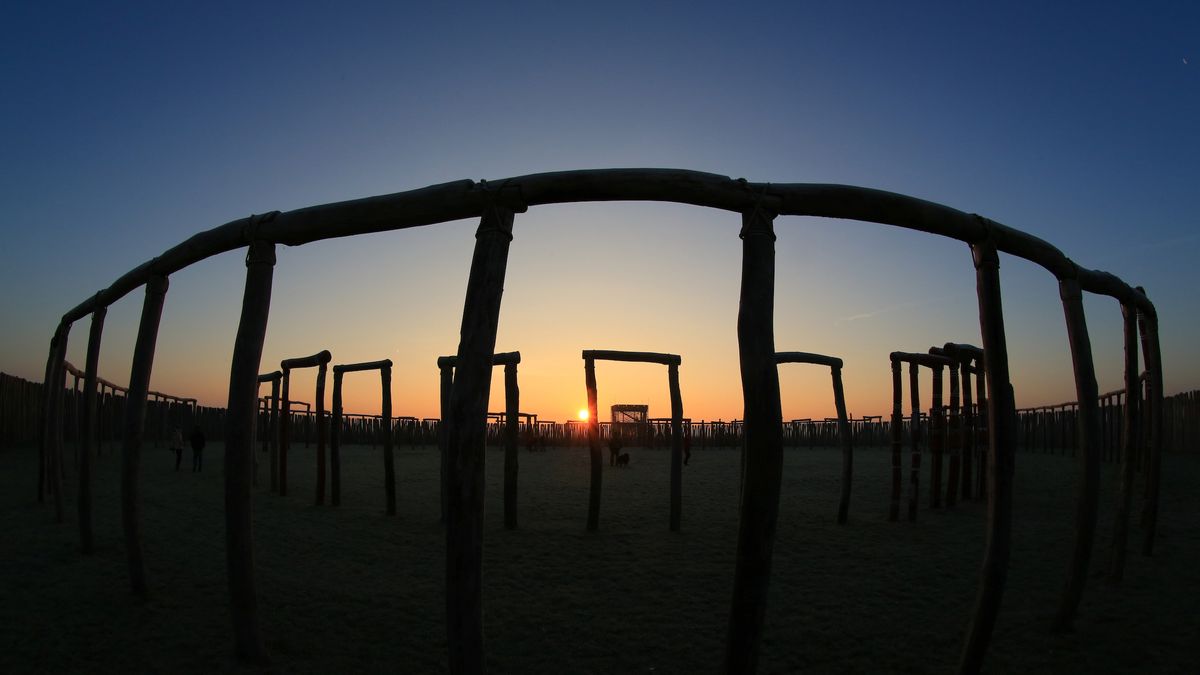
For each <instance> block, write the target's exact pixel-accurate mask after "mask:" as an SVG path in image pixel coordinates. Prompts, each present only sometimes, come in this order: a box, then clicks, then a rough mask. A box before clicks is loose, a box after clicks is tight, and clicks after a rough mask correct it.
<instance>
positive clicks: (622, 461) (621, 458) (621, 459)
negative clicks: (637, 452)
mask: <svg viewBox="0 0 1200 675" xmlns="http://www.w3.org/2000/svg"><path fill="white" fill-rule="evenodd" d="M617 466H629V453H628V452H622V453H621V454H620V455H617Z"/></svg>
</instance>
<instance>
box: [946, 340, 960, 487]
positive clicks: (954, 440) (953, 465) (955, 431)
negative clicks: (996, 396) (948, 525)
mask: <svg viewBox="0 0 1200 675" xmlns="http://www.w3.org/2000/svg"><path fill="white" fill-rule="evenodd" d="M958 368H959V364H958V362H955V363H954V365H952V366H950V424H949V425H948V429H947V433H946V437H947V438H948V439H950V469H949V472H948V475H947V476H946V508H951V507H953V506H954V505H956V504H957V503H958V489H959V488H958V481H959V474H960V473H961V472H962V459H961V455H962V446H963V442H962V417H961V416H960V415H961V411H960V410H959V407H958V396H959V395H958V386H959V384H958Z"/></svg>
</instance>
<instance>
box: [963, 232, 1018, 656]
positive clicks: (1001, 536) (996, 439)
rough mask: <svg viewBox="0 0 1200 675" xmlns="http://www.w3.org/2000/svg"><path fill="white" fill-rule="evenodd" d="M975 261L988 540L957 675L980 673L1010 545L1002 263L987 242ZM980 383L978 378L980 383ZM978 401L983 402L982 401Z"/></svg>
mask: <svg viewBox="0 0 1200 675" xmlns="http://www.w3.org/2000/svg"><path fill="white" fill-rule="evenodd" d="M971 253H972V256H973V258H974V261H975V286H976V292H977V294H978V296H979V332H980V334H981V336H982V337H983V352H984V363H983V364H981V365H983V373H984V374H985V375H986V377H987V381H988V382H987V388H988V391H990V392H991V395H992V396H991V399H990V400H989V401H988V408H987V411H988V465H989V467H990V468H989V469H988V474H987V475H988V480H989V482H990V483H991V485H990V487H989V489H988V493H987V497H988V513H987V535H986V543H985V546H984V553H983V566H982V569H981V571H980V583H979V593H978V595H977V596H976V599H975V607H974V610H973V611H972V615H971V620H970V622H969V623H968V625H967V632H966V637H965V639H964V641H963V650H962V654H961V656H960V659H959V663H958V672H960V673H978V672H979V670H980V669H981V668H982V667H983V657H984V655H985V654H986V653H987V647H988V642H989V641H990V640H991V637H992V629H993V628H995V625H996V616H997V614H999V612H1000V600H1001V598H1003V596H1004V584H1005V582H1006V580H1007V579H1008V559H1009V553H1010V547H1011V543H1012V478H1013V448H1014V444H1015V440H1016V430H1017V429H1016V425H1017V421H1016V419H1017V408H1016V404H1015V402H1014V400H1013V392H1012V385H1011V384H1010V383H1009V376H1008V344H1007V339H1006V337H1005V334H1004V307H1003V303H1002V300H1001V295H1000V257H999V256H998V255H997V253H996V247H995V244H993V243H992V242H991V240H987V241H984V242H980V243H976V244H972V245H971ZM979 379H982V376H981V377H980V378H979ZM981 400H982V397H981Z"/></svg>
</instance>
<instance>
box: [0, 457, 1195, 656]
mask: <svg viewBox="0 0 1200 675" xmlns="http://www.w3.org/2000/svg"><path fill="white" fill-rule="evenodd" d="M189 454H190V453H189ZM631 454H632V456H633V461H632V466H631V467H630V468H628V469H609V468H608V467H607V465H606V466H605V474H604V502H603V506H602V509H601V518H600V527H601V530H600V532H598V533H592V534H588V533H586V532H585V531H584V524H585V517H586V509H587V485H588V474H587V469H588V462H587V452H586V450H583V449H551V450H550V451H548V452H545V453H534V454H530V453H526V452H524V451H522V453H521V457H520V462H521V490H520V518H521V528H520V529H519V530H517V531H506V530H504V529H503V527H502V520H501V515H502V514H501V508H500V504H501V483H500V481H501V474H502V471H501V469H502V462H503V455H502V453H501V451H499V450H489V452H488V469H487V476H488V496H487V509H488V511H487V529H486V533H485V568H484V602H485V623H486V630H487V648H488V661H489V668H490V669H491V670H492V671H493V672H511V673H692V672H714V671H718V670H720V667H721V664H722V654H723V649H724V643H725V631H726V619H727V611H728V606H729V600H730V597H731V593H732V591H731V587H732V579H733V566H734V544H735V541H736V529H737V500H736V496H737V487H736V485H737V483H736V478H737V466H738V464H737V458H738V453H737V451H735V450H733V449H718V450H714V449H707V450H701V449H697V450H695V451H694V453H693V456H692V462H691V466H688V467H685V470H684V502H683V531H682V532H681V533H678V534H670V533H669V532H668V531H667V506H668V503H667V494H668V465H669V462H668V460H669V454H668V452H667V451H665V450H664V451H653V450H640V449H633V450H631ZM144 455H145V456H144V458H143V471H142V476H143V485H144V514H145V538H146V556H147V568H148V575H149V582H150V586H151V597H150V599H149V600H148V601H146V602H144V603H141V602H138V601H135V600H134V599H133V598H132V596H131V595H130V594H129V592H128V590H127V589H128V582H127V571H126V566H125V558H124V551H123V548H122V540H121V528H120V521H119V505H118V504H119V501H118V484H119V476H118V466H119V459H118V457H117V455H116V454H114V452H113V451H112V450H109V449H106V450H105V454H104V455H103V456H102V457H100V458H99V459H98V460H97V461H96V470H95V479H96V480H95V483H96V488H95V493H96V497H95V514H96V551H95V553H94V554H92V555H91V556H88V557H84V556H82V555H80V554H79V552H78V534H77V529H76V525H75V515H74V499H70V500H68V521H67V523H65V524H62V525H55V524H54V522H53V508H52V506H50V505H49V504H46V505H38V504H36V503H35V501H34V497H35V493H34V488H35V468H36V452H35V451H33V450H31V449H29V448H19V449H6V450H3V451H0V500H2V501H0V523H2V528H3V530H2V531H3V545H2V547H0V584H2V585H0V596H2V597H3V601H2V602H0V635H2V636H3V640H4V643H5V644H4V648H3V650H0V672H6V673H12V672H29V671H38V672H72V671H76V672H114V673H116V672H120V673H125V672H163V673H184V672H215V671H226V670H233V669H237V668H238V666H237V665H236V663H235V662H234V660H233V659H232V655H231V651H232V647H231V638H230V633H231V629H230V618H229V613H228V609H227V606H226V602H227V592H226V585H225V557H224V520H223V513H222V503H223V501H222V500H223V493H222V479H221V455H222V448H221V446H220V445H219V444H218V445H215V446H211V445H210V447H209V449H208V450H207V451H206V458H205V459H206V463H207V466H206V467H205V471H204V472H203V473H201V474H192V473H190V472H188V471H187V465H188V462H189V460H190V458H189V457H187V456H185V458H184V468H183V470H182V471H181V472H179V473H175V471H174V470H173V463H174V456H173V455H172V454H171V453H170V452H169V451H167V450H165V449H157V448H150V449H147V450H146V451H145V453H144ZM314 456H315V449H313V448H310V449H305V448H303V447H300V448H294V449H293V451H292V453H291V458H290V464H291V467H292V475H291V479H290V481H289V484H290V487H291V494H290V495H289V496H288V497H286V498H280V497H278V496H274V495H271V494H268V493H267V491H266V490H265V489H261V490H260V491H259V492H258V493H257V497H256V501H255V509H256V511H255V518H256V533H255V536H256V542H257V548H256V555H257V560H256V562H257V568H258V588H259V607H260V616H261V622H262V628H263V632H264V634H265V637H266V641H267V646H268V649H269V651H270V653H271V656H272V658H273V665H272V666H271V668H270V669H269V670H270V671H273V672H341V671H371V672H415V673H424V672H439V671H443V670H444V669H445V665H444V662H445V630H444V626H443V621H444V612H445V610H444V604H443V602H444V601H443V588H444V567H443V554H444V549H445V543H444V537H443V532H442V528H441V527H440V525H439V524H438V508H437V498H436V495H437V471H438V469H437V467H438V461H437V455H436V451H435V450H434V449H433V448H418V449H409V448H403V449H400V450H399V451H398V453H397V483H398V490H399V513H398V515H397V516H396V517H394V518H389V517H387V516H385V515H383V506H384V493H383V480H382V458H381V456H382V451H381V450H378V449H371V448H369V447H360V446H354V447H350V448H348V449H346V450H344V452H343V457H344V460H343V461H344V464H343V471H342V473H343V505H342V506H341V507H340V508H337V509H334V508H331V507H317V506H313V485H314V479H313V477H314V475H315V471H314V466H313V464H314V462H315V460H314ZM260 457H262V455H260ZM856 460H857V461H856V472H857V473H856V483H855V486H854V494H853V499H852V502H851V512H850V523H849V524H848V525H846V526H842V527H839V526H837V525H836V524H834V522H833V521H834V514H835V510H836V503H837V502H836V500H837V495H838V483H837V476H838V475H839V468H840V456H839V454H838V451H836V450H834V449H817V450H790V449H789V450H787V451H786V454H785V469H784V484H783V496H782V500H781V504H780V523H779V534H778V540H777V543H776V549H775V562H774V571H773V574H772V579H771V597H770V604H769V608H768V612H767V623H766V636H765V639H764V642H763V645H762V650H761V657H760V671H761V672H796V671H801V670H806V671H816V672H950V671H952V670H953V668H954V665H955V663H956V661H957V657H958V649H959V645H960V638H961V631H962V629H963V625H964V621H965V619H966V618H967V616H968V614H969V612H970V609H971V606H972V603H973V600H974V592H975V588H976V582H977V577H978V574H977V571H978V568H979V564H980V561H981V559H982V549H983V517H984V511H985V505H983V504H982V503H979V502H971V503H966V504H960V505H959V506H958V507H956V508H955V509H953V510H949V511H945V510H943V511H931V510H929V509H927V508H922V510H921V513H920V518H919V522H917V523H916V524H909V523H904V522H902V523H888V522H887V521H886V514H887V496H886V491H887V480H888V464H889V461H890V459H889V454H888V453H886V452H885V451H884V450H882V449H861V450H859V451H858V453H857V457H856ZM264 465H265V461H264ZM1105 471H1106V473H1105V475H1104V484H1103V489H1104V492H1103V498H1102V499H1103V501H1102V503H1101V508H1102V512H1101V521H1100V526H1099V531H1098V532H1099V538H1098V541H1097V546H1096V548H1095V554H1094V557H1093V565H1092V575H1091V578H1090V579H1089V583H1088V588H1087V592H1086V594H1085V596H1084V600H1083V603H1082V606H1081V608H1080V618H1079V620H1078V621H1077V625H1076V630H1075V632H1074V633H1072V634H1069V635H1065V636H1051V635H1049V634H1048V630H1047V627H1048V626H1049V623H1050V616H1051V612H1052V610H1053V608H1054V606H1055V603H1056V602H1057V598H1058V593H1059V591H1060V590H1061V587H1062V584H1063V582H1064V579H1065V575H1066V566H1067V561H1068V552H1069V548H1070V544H1071V532H1072V523H1071V516H1070V514H1071V512H1072V498H1073V484H1074V483H1073V476H1074V464H1073V463H1072V461H1071V460H1069V459H1064V458H1062V457H1052V456H1044V455H1032V454H1024V453H1023V454H1019V455H1018V461H1017V476H1016V478H1017V480H1016V509H1015V514H1014V522H1015V526H1014V532H1013V540H1014V551H1013V557H1012V564H1011V567H1010V573H1009V583H1008V590H1007V592H1006V594H1005V596H1004V603H1003V608H1002V610H1001V615H1000V619H999V623H998V625H997V628H996V632H995V635H994V638H993V642H992V649H991V652H990V656H989V659H988V662H987V664H986V668H987V670H988V671H991V672H1078V673H1103V672H1156V673H1157V672H1188V673H1191V672H1197V671H1196V668H1197V664H1200V608H1198V605H1200V489H1198V488H1200V461H1198V458H1196V457H1181V456H1168V457H1166V459H1165V461H1164V471H1163V504H1162V515H1161V520H1160V532H1161V539H1160V541H1159V543H1158V547H1157V551H1156V555H1155V557H1153V558H1143V557H1142V556H1141V555H1139V554H1138V553H1137V552H1136V550H1134V551H1131V553H1130V557H1129V560H1128V567H1127V572H1126V579H1125V583H1124V584H1123V585H1122V586H1121V587H1119V588H1113V587H1110V586H1107V585H1106V584H1105V583H1104V581H1103V578H1102V573H1103V570H1105V569H1106V567H1107V560H1108V551H1109V539H1110V533H1111V513H1112V496H1113V494H1114V485H1115V484H1114V480H1115V472H1114V470H1113V469H1112V468H1111V467H1106V469H1105ZM264 476H265V470H264ZM922 480H923V481H925V482H926V483H927V481H928V472H927V471H926V473H925V475H924V476H923V477H922ZM262 482H263V483H264V484H265V479H264V481H262ZM72 485H73V480H71V477H70V476H69V477H68V486H69V487H70V486H72ZM906 487H907V486H906ZM72 494H73V493H72ZM923 501H924V500H923ZM1139 541H1140V531H1139V530H1138V529H1137V528H1136V527H1135V528H1134V529H1133V530H1132V532H1131V542H1133V543H1135V544H1136V543H1137V542H1139Z"/></svg>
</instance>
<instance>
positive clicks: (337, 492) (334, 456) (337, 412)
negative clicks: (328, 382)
mask: <svg viewBox="0 0 1200 675" xmlns="http://www.w3.org/2000/svg"><path fill="white" fill-rule="evenodd" d="M342 375H344V373H343V371H342V370H341V369H339V368H338V367H337V366H334V368H333V421H332V427H331V428H330V430H329V496H330V501H331V503H332V504H333V505H334V506H341V505H342V452H341V449H342Z"/></svg>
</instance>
